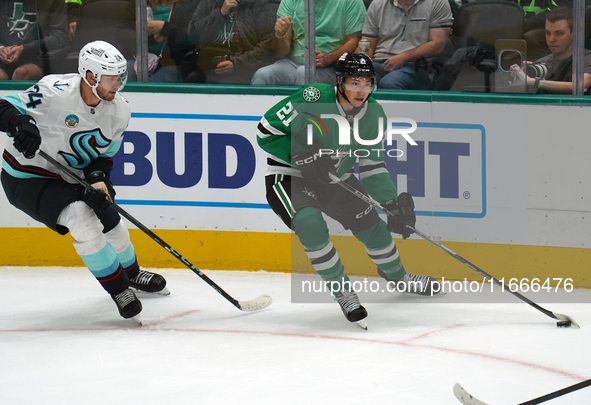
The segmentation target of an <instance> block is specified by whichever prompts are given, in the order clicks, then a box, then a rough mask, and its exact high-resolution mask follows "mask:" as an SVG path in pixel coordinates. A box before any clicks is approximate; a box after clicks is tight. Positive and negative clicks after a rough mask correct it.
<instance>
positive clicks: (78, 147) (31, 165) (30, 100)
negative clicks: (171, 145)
mask: <svg viewBox="0 0 591 405" xmlns="http://www.w3.org/2000/svg"><path fill="white" fill-rule="evenodd" d="M81 80H82V78H81V77H80V75H78V74H67V75H49V76H45V77H44V78H43V79H41V80H40V81H39V82H38V83H37V84H36V85H34V86H32V87H31V88H29V89H28V90H27V91H25V92H23V93H18V94H13V95H10V96H7V97H2V98H3V99H4V100H6V101H8V102H9V103H11V104H12V105H13V106H14V107H15V108H17V109H18V110H19V111H20V113H21V114H28V115H30V116H31V117H33V118H34V119H35V121H36V122H37V126H38V127H39V132H40V133H41V150H43V151H44V152H45V153H47V154H48V155H49V156H51V157H53V158H54V159H56V160H57V161H59V162H60V163H62V164H64V165H65V166H68V167H70V168H71V169H72V171H73V172H74V173H76V174H77V175H79V176H80V177H84V175H83V172H82V170H81V169H83V168H85V167H86V166H88V164H89V163H90V162H91V161H93V160H95V159H96V158H97V157H99V156H101V157H107V158H109V157H112V156H113V155H115V153H117V151H118V150H119V147H120V146H121V142H122V139H123V132H124V131H125V129H126V128H127V125H128V124H129V119H130V117H131V109H130V106H129V103H128V102H127V100H125V99H124V98H123V96H121V95H120V94H119V93H117V94H116V96H115V98H114V99H113V101H105V100H102V101H101V102H100V103H99V104H98V105H97V106H96V107H90V106H88V105H86V103H84V101H83V100H82V96H81V94H80V82H81ZM12 143H13V140H12V138H8V140H7V141H6V145H5V149H4V154H3V161H2V169H3V170H5V171H6V172H7V173H8V174H10V175H12V176H14V177H18V178H31V177H41V178H55V177H56V175H59V176H60V177H62V178H63V179H64V180H66V181H68V182H69V183H72V184H75V183H76V181H75V180H74V179H72V178H71V177H70V176H68V175H67V174H65V173H64V172H63V171H61V170H59V169H57V168H56V167H55V166H53V165H52V164H51V163H49V162H47V161H46V160H45V159H43V158H42V157H40V156H38V155H35V157H34V158H33V159H26V158H25V157H24V156H23V155H22V154H21V153H20V152H18V151H17V150H16V149H15V148H14V147H13V146H12Z"/></svg>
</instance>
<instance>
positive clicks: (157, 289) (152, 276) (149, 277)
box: [129, 270, 170, 295]
mask: <svg viewBox="0 0 591 405" xmlns="http://www.w3.org/2000/svg"><path fill="white" fill-rule="evenodd" d="M129 284H130V285H131V287H132V288H135V289H136V290H138V291H143V292H149V293H156V294H161V295H169V294H170V291H168V288H166V280H165V279H164V277H162V276H161V275H160V274H156V273H150V272H149V271H145V270H140V272H139V273H138V275H137V276H135V277H134V278H132V279H130V280H129Z"/></svg>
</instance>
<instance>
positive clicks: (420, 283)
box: [378, 269, 441, 296]
mask: <svg viewBox="0 0 591 405" xmlns="http://www.w3.org/2000/svg"><path fill="white" fill-rule="evenodd" d="M378 273H379V275H380V276H382V277H383V278H385V279H386V280H388V281H390V282H392V283H395V285H396V290H397V291H400V292H402V293H409V294H417V295H428V296H433V295H437V294H439V293H441V283H439V281H437V280H435V279H434V278H433V277H429V276H418V275H416V274H412V273H409V272H408V271H407V272H406V273H405V274H404V277H402V279H401V280H390V279H388V278H387V277H386V275H385V274H384V273H383V272H382V271H381V270H380V269H378Z"/></svg>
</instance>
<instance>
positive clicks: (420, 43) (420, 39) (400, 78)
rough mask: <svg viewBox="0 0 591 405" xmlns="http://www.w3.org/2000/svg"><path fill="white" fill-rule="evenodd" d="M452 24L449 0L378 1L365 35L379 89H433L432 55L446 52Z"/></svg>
mask: <svg viewBox="0 0 591 405" xmlns="http://www.w3.org/2000/svg"><path fill="white" fill-rule="evenodd" d="M452 25H453V17H452V14H451V8H450V6H449V1H448V0H418V1H415V0H374V1H373V2H372V3H371V5H370V6H369V9H368V10H367V16H366V18H365V24H364V25H363V35H362V37H363V38H365V39H367V40H368V41H369V44H370V53H369V56H370V57H372V58H373V61H374V66H375V69H376V76H377V78H378V88H381V89H419V90H425V89H428V88H430V86H431V82H432V79H431V76H430V75H429V73H430V70H429V62H428V58H430V57H434V56H436V55H439V54H440V53H441V52H442V51H443V49H444V48H445V43H446V41H447V39H448V38H449V35H450V34H451V28H452Z"/></svg>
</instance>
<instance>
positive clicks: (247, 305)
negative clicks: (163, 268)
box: [37, 150, 273, 311]
mask: <svg viewBox="0 0 591 405" xmlns="http://www.w3.org/2000/svg"><path fill="white" fill-rule="evenodd" d="M37 154H38V155H39V156H41V157H42V158H43V159H45V160H47V161H48V162H50V163H51V164H53V165H54V166H55V167H57V168H58V169H61V170H62V171H64V172H65V173H67V174H68V176H70V177H72V178H73V179H74V180H76V181H77V182H78V183H79V184H80V185H81V186H84V187H85V188H87V189H90V190H92V189H93V187H92V185H90V183H88V182H87V181H86V180H84V179H83V178H81V177H80V176H78V175H77V174H76V173H74V172H73V171H71V170H70V169H69V168H68V167H66V166H64V165H63V164H61V163H60V162H58V161H57V160H55V159H54V158H52V157H51V156H49V155H48V154H47V153H45V152H44V151H42V150H40V151H38V152H37ZM110 204H111V207H113V209H114V210H115V211H117V212H118V213H119V214H121V216H122V217H124V218H126V219H127V220H129V222H131V223H132V224H134V225H135V226H136V227H137V228H138V229H140V230H141V231H143V232H144V233H145V234H146V235H148V236H149V237H150V238H152V240H153V241H155V242H156V243H158V244H159V245H160V246H162V247H163V248H164V249H165V250H166V251H167V252H168V253H170V254H171V255H173V256H174V257H176V258H177V259H178V260H179V261H180V262H181V263H183V264H184V265H185V266H187V267H188V268H189V269H190V270H191V271H192V272H193V273H195V274H197V275H198V276H199V277H201V279H203V280H204V281H205V282H206V283H207V284H209V285H210V286H211V287H212V288H213V289H214V290H216V291H217V292H218V293H220V294H221V295H222V296H223V297H224V298H225V299H226V300H228V301H229V302H230V303H231V304H232V305H234V306H235V307H236V308H238V309H240V310H242V311H258V310H261V309H263V308H267V307H268V306H269V305H271V303H272V302H273V299H272V298H271V296H269V295H267V294H263V295H261V296H259V297H257V298H254V299H252V300H249V301H238V300H237V299H236V298H234V297H232V296H231V295H230V294H228V293H227V292H226V291H224V290H223V289H222V288H221V287H220V286H219V285H217V284H216V283H215V282H214V281H213V280H212V279H210V278H209V277H207V275H206V274H204V273H203V272H202V271H201V270H199V269H198V268H197V267H195V266H194V265H193V264H192V263H191V262H190V261H188V260H187V259H185V258H184V257H183V256H182V255H181V254H180V253H178V252H177V251H176V250H174V249H173V248H172V246H170V245H169V244H168V243H166V242H164V241H163V240H162V239H160V237H158V235H156V234H155V233H154V232H152V231H151V230H149V229H148V228H146V226H145V225H144V224H142V223H141V222H140V221H138V220H137V219H135V218H134V217H133V216H131V214H129V213H128V212H127V211H125V210H124V209H123V208H121V207H120V206H119V205H117V204H115V203H110Z"/></svg>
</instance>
